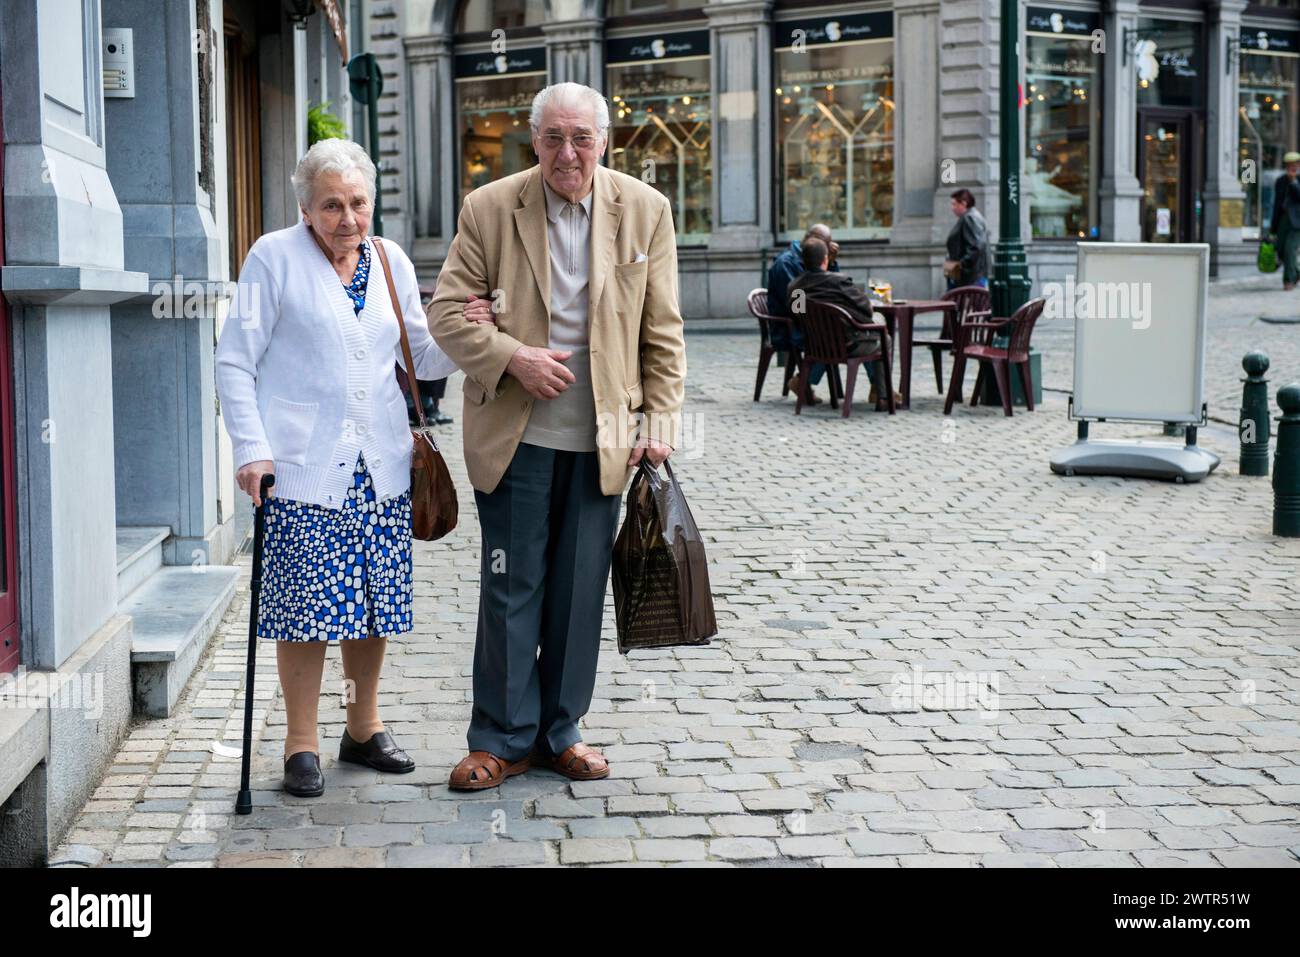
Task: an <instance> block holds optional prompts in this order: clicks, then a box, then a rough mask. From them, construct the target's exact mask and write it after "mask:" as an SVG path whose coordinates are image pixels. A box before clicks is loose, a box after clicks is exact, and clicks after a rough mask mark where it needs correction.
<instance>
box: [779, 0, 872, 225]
mask: <svg viewBox="0 0 1300 957" xmlns="http://www.w3.org/2000/svg"><path fill="white" fill-rule="evenodd" d="M773 31H774V35H775V37H776V44H775V45H776V71H775V76H776V89H775V94H776V109H775V111H774V112H775V116H776V139H777V163H776V175H777V229H778V231H779V233H780V235H781V237H782V238H783V239H797V238H799V237H800V236H802V235H803V232H804V230H806V229H807V228H808V227H809V226H811V225H812V224H813V223H818V222H821V223H826V224H827V225H828V226H830V227H831V228H832V229H833V230H834V231H835V237H836V239H888V238H889V231H890V228H891V227H892V226H893V223H894V42H893V33H894V30H893V15H892V14H891V13H888V12H876V13H855V14H844V15H842V16H829V15H823V16H821V17H819V18H804V19H797V20H780V21H778V22H777V23H776V24H774V26H773Z"/></svg>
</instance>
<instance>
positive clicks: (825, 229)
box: [767, 223, 840, 405]
mask: <svg viewBox="0 0 1300 957" xmlns="http://www.w3.org/2000/svg"><path fill="white" fill-rule="evenodd" d="M809 239H818V240H820V241H821V242H823V243H825V244H826V246H827V248H828V249H829V250H830V266H829V267H828V268H829V269H830V271H831V272H834V273H837V272H839V271H840V263H839V252H840V244H839V243H837V242H835V240H833V239H832V238H831V228H830V227H829V226H827V225H826V224H824V223H813V225H811V226H809V227H808V231H807V232H805V233H804V234H803V241H804V242H807V241H808V240H809ZM803 272H804V265H803V248H802V246H801V244H800V241H799V240H795V241H794V242H792V243H790V245H789V246H787V247H786V248H785V249H783V250H781V252H779V253H778V254H777V256H776V258H775V259H773V260H772V265H771V266H769V267H768V270H767V308H768V311H769V312H770V313H771V314H772V315H774V316H784V317H785V318H787V319H790V318H793V317H792V315H791V313H790V295H789V288H790V284H791V283H792V282H794V281H795V280H796V279H798V278H799V276H801V275H803ZM792 346H793V347H794V348H796V349H802V348H803V330H801V329H800V328H799V326H798V325H795V326H794V328H793V334H790V333H788V332H787V327H786V325H785V323H781V322H776V323H772V348H774V349H776V350H777V351H778V352H787V351H789V349H790V348H791V347H792ZM825 374H826V366H825V365H823V364H822V363H820V362H819V363H817V364H816V365H814V366H813V367H812V369H811V370H809V372H808V382H807V383H806V384H801V383H800V382H799V375H798V373H795V374H794V375H793V376H791V377H790V381H789V382H788V383H786V386H787V388H789V389H790V391H791V392H796V391H797V390H798V389H800V388H803V389H804V390H805V394H804V402H806V403H808V404H809V405H816V404H817V403H819V402H820V401H821V399H819V398H817V396H816V395H815V394H814V393H813V386H815V385H816V384H817V383H818V382H821V381H822V376H824V375H825Z"/></svg>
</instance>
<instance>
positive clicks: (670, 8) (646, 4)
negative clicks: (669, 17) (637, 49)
mask: <svg viewBox="0 0 1300 957" xmlns="http://www.w3.org/2000/svg"><path fill="white" fill-rule="evenodd" d="M702 6H704V3H703V2H702V0H610V2H609V4H608V6H607V8H606V10H605V16H607V17H629V16H637V15H639V14H645V13H676V12H678V11H680V10H698V9H699V8H700V7H702Z"/></svg>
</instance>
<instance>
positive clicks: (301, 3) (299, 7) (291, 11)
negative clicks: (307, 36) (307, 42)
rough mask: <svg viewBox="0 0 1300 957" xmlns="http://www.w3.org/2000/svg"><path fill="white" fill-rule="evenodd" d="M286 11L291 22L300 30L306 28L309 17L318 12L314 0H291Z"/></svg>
mask: <svg viewBox="0 0 1300 957" xmlns="http://www.w3.org/2000/svg"><path fill="white" fill-rule="evenodd" d="M285 12H286V13H287V14H288V17H289V22H290V23H292V24H293V25H294V26H295V27H297V28H298V29H299V30H305V29H307V19H308V18H309V17H310V16H311V15H312V14H313V13H315V12H316V4H315V3H314V2H313V0H289V8H288V10H286V11H285Z"/></svg>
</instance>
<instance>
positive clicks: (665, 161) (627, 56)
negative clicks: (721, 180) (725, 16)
mask: <svg viewBox="0 0 1300 957" xmlns="http://www.w3.org/2000/svg"><path fill="white" fill-rule="evenodd" d="M605 59H606V63H607V64H608V87H607V92H608V95H609V99H610V110H611V114H610V122H611V124H612V128H611V130H610V136H609V166H610V168H611V169H616V170H619V171H620V172H623V173H627V174H628V175H629V176H635V177H637V178H639V179H641V180H643V181H645V182H647V183H650V184H652V185H653V186H654V187H655V188H656V189H658V190H659V191H660V192H662V193H663V194H664V195H665V196H667V197H668V199H669V201H670V202H671V203H672V210H673V221H674V223H675V224H676V227H677V240H678V242H679V243H680V244H683V245H692V244H703V243H706V242H707V241H708V238H709V233H710V231H711V223H712V220H713V163H712V153H711V145H712V139H713V135H712V134H713V125H712V113H711V102H712V97H711V96H710V85H709V31H708V30H689V31H681V32H676V33H659V34H649V35H639V36H635V37H616V38H611V39H610V40H609V41H608V42H607V46H606V51H605Z"/></svg>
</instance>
